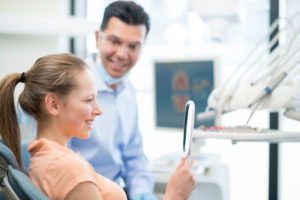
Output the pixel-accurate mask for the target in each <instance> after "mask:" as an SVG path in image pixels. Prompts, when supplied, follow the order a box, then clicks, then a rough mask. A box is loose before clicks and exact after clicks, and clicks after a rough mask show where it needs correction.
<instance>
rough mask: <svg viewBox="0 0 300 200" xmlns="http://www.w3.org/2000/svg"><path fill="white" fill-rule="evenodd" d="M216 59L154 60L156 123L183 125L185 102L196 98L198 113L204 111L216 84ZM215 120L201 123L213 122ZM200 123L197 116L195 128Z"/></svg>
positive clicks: (208, 124) (209, 123)
mask: <svg viewBox="0 0 300 200" xmlns="http://www.w3.org/2000/svg"><path fill="white" fill-rule="evenodd" d="M215 66H216V59H211V58H210V59H197V60H156V61H154V75H155V80H154V87H155V111H156V112H155V118H156V119H155V126H156V127H158V128H183V124H184V112H185V104H186V102H187V101H188V100H193V101H194V102H195V114H197V113H199V112H203V111H204V110H205V108H206V105H207V98H208V96H209V94H210V92H211V91H212V90H213V88H214V86H215V71H216V69H215ZM214 124H215V120H211V121H207V122H205V123H204V124H203V123H202V124H201V125H204V126H213V125H214ZM198 126H200V123H199V122H197V121H196V120H195V128H196V127H198Z"/></svg>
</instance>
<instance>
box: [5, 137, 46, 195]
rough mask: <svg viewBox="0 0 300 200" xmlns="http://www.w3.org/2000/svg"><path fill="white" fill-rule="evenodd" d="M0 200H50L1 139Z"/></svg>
mask: <svg viewBox="0 0 300 200" xmlns="http://www.w3.org/2000/svg"><path fill="white" fill-rule="evenodd" d="M0 200H49V198H48V197H47V196H45V195H44V194H43V193H42V192H41V191H40V190H39V189H37V188H36V187H35V186H34V185H33V183H32V182H31V181H30V179H29V177H28V176H27V170H26V169H25V168H21V167H20V166H19V164H18V162H17V160H16V157H15V155H14V154H13V153H12V151H11V150H10V149H9V148H8V147H7V146H6V145H5V144H4V142H3V141H2V140H1V139H0Z"/></svg>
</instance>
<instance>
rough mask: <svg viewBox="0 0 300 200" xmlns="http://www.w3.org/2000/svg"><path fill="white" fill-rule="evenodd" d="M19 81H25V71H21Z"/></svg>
mask: <svg viewBox="0 0 300 200" xmlns="http://www.w3.org/2000/svg"><path fill="white" fill-rule="evenodd" d="M20 82H22V83H25V72H22V74H21V78H20Z"/></svg>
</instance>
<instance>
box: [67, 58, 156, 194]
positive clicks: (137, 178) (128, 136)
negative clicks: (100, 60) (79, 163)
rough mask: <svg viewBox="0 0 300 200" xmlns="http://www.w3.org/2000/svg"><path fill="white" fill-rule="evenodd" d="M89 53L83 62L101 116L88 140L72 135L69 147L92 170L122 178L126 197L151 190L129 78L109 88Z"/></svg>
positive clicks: (97, 118)
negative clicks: (92, 81)
mask: <svg viewBox="0 0 300 200" xmlns="http://www.w3.org/2000/svg"><path fill="white" fill-rule="evenodd" d="M95 56H96V54H92V55H91V56H90V57H89V58H88V59H87V60H86V62H87V63H88V65H89V66H90V68H91V69H92V72H93V74H94V76H95V78H96V84H97V89H98V96H97V102H98V104H99V105H100V108H101V110H102V112H103V113H102V115H100V116H98V117H96V120H95V121H94V122H93V128H92V131H91V135H90V137H89V138H88V139H79V138H72V139H71V141H70V143H69V146H70V148H72V149H73V151H75V152H80V155H81V156H82V157H83V158H85V159H86V160H87V161H88V162H89V163H90V164H91V165H92V166H93V167H94V169H95V171H96V172H97V173H99V174H101V175H103V176H105V177H107V178H109V179H111V180H113V181H114V182H116V183H119V180H120V178H122V179H123V180H124V183H125V190H126V192H127V194H128V195H129V197H134V196H136V195H138V194H143V193H146V194H147V193H152V192H153V187H154V179H153V175H152V173H151V171H150V169H149V163H148V160H147V158H146V156H145V154H144V151H143V141H142V136H141V132H140V130H139V128H138V112H137V104H136V97H135V91H134V88H133V86H132V84H131V83H130V81H129V80H128V78H125V79H123V80H122V81H121V82H119V83H118V84H117V87H116V89H115V90H112V89H111V88H109V87H108V86H107V85H106V84H105V83H104V81H103V80H102V78H101V77H100V75H99V73H98V71H97V68H96V67H103V66H96V64H95V62H94V57H95Z"/></svg>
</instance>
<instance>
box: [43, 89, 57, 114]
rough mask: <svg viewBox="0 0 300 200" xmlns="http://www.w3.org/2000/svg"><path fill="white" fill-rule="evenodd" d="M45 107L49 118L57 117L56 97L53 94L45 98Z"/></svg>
mask: <svg viewBox="0 0 300 200" xmlns="http://www.w3.org/2000/svg"><path fill="white" fill-rule="evenodd" d="M44 101H45V107H46V111H47V112H48V113H49V114H50V115H51V116H57V115H58V113H59V104H58V97H57V96H56V95H55V94H53V93H48V94H47V95H46V96H45V100H44Z"/></svg>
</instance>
